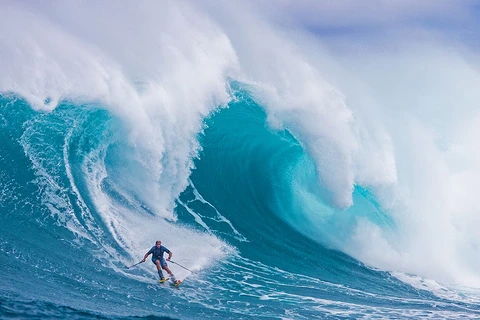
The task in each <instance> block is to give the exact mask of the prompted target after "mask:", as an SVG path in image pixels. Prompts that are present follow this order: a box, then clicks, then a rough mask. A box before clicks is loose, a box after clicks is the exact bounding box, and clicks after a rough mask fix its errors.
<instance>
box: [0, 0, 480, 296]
mask: <svg viewBox="0 0 480 320" xmlns="http://www.w3.org/2000/svg"><path fill="white" fill-rule="evenodd" d="M449 3H450V2H449ZM448 5H450V4H448ZM0 6H1V11H2V13H3V15H2V16H3V18H2V19H1V21H0V70H1V71H2V75H1V76H0V93H1V99H2V106H3V107H2V108H3V112H2V118H0V120H2V121H3V122H0V123H3V127H4V128H7V129H8V130H7V129H5V131H3V132H10V131H9V130H13V131H15V130H18V132H17V134H13V133H11V132H10V133H9V134H5V135H4V136H3V137H2V139H5V140H7V137H10V138H11V141H12V142H11V143H12V147H9V148H7V147H4V148H5V149H3V150H4V152H5V154H7V153H9V152H11V150H16V149H15V148H16V147H15V145H16V143H17V142H18V143H19V145H20V146H21V150H22V152H20V153H18V150H17V151H16V152H17V153H18V154H21V153H23V154H24V157H25V160H24V161H25V164H23V165H24V166H29V168H28V172H30V173H29V174H30V175H31V176H32V177H31V181H33V182H32V183H33V184H34V185H36V186H37V188H38V190H40V191H39V195H40V196H39V198H40V200H39V204H37V205H39V206H42V208H47V211H46V212H48V215H50V216H51V217H53V219H54V220H55V221H57V223H59V224H60V225H62V226H64V227H66V229H67V230H69V231H71V232H72V234H74V235H75V237H78V239H82V240H78V239H77V240H76V241H80V242H82V243H83V241H87V242H90V243H92V244H93V246H94V247H95V248H96V249H95V250H98V252H102V253H101V254H100V253H95V254H93V255H94V256H96V257H97V258H98V257H100V258H99V259H111V258H108V257H118V258H116V259H118V261H112V262H111V263H110V264H108V263H106V264H107V265H109V266H108V267H109V268H111V269H113V270H115V272H116V273H118V274H122V275H124V276H127V277H131V278H135V277H134V276H132V275H129V274H126V273H125V272H124V270H123V269H122V268H121V263H123V264H129V263H130V262H131V261H135V259H138V255H139V252H143V251H144V249H145V248H147V247H149V246H150V244H151V242H152V241H153V240H152V239H154V238H156V237H157V235H158V232H159V230H161V235H162V238H164V239H168V243H169V245H170V246H171V247H174V248H176V250H175V252H176V254H178V255H179V256H182V257H185V259H186V260H185V263H187V264H189V265H190V266H191V267H192V268H193V269H195V270H202V269H205V268H209V267H212V265H214V263H213V262H212V261H217V259H218V260H220V261H222V259H227V257H229V256H231V255H232V254H233V255H235V254H236V253H235V252H237V250H239V247H241V243H249V242H252V239H250V238H249V236H248V235H245V230H243V229H242V228H239V225H240V224H241V223H242V222H241V221H236V222H235V219H232V216H230V215H229V216H228V217H227V216H224V215H223V214H224V211H225V210H226V211H228V209H224V210H219V209H218V208H217V204H218V203H221V201H220V200H218V199H221V198H222V197H223V196H222V195H219V194H214V193H212V194H211V195H210V197H211V198H209V197H207V196H206V195H205V193H208V192H209V191H208V188H202V186H201V185H200V186H197V184H199V183H200V184H201V183H202V181H203V182H204V183H205V184H207V182H206V181H207V177H206V176H203V178H202V179H200V178H198V179H197V180H195V179H194V177H195V169H196V166H197V167H198V170H197V175H198V176H202V175H201V173H199V172H201V171H202V170H205V172H209V173H210V174H211V175H212V176H215V174H216V172H217V173H218V172H223V171H222V170H221V168H223V167H221V166H222V165H225V166H226V167H228V164H230V165H233V166H234V167H236V168H237V169H238V171H239V172H244V173H245V177H249V175H250V173H249V171H248V170H247V169H251V168H252V167H255V166H246V165H245V166H242V165H241V164H242V163H246V164H249V163H253V162H255V159H257V158H256V157H258V163H262V162H265V163H269V164H270V165H271V166H270V167H269V168H270V169H271V170H267V171H265V172H257V175H256V176H258V175H262V174H264V175H265V177H264V178H262V179H264V180H262V181H264V183H265V190H269V192H270V193H269V196H268V197H265V199H263V200H262V201H264V202H265V203H267V204H268V205H265V208H266V209H265V210H267V209H268V210H267V211H268V212H269V214H272V215H274V216H275V217H277V218H279V219H280V220H281V221H283V222H284V223H286V225H287V226H288V227H289V228H292V229H293V230H295V232H298V233H299V234H301V235H303V236H306V237H307V238H308V239H310V240H313V241H314V242H315V243H316V244H318V245H319V246H320V247H322V248H328V249H333V250H338V251H340V252H342V253H344V254H347V255H348V256H350V257H352V258H354V259H358V260H359V261H361V262H362V263H364V264H365V265H367V266H369V267H372V268H375V269H379V270H384V271H390V272H392V274H394V275H397V277H398V278H399V279H400V280H401V281H405V282H407V283H411V282H413V285H415V283H417V278H416V277H417V276H418V277H420V279H423V278H426V279H431V280H432V281H437V282H438V283H440V284H442V285H446V286H453V285H460V286H469V287H474V288H479V287H480V273H479V271H478V270H480V269H479V267H480V254H479V253H480V252H479V248H480V235H479V234H478V232H477V230H478V228H479V227H480V218H479V215H478V208H477V205H476V188H475V187H476V185H477V181H478V179H479V178H480V167H479V163H480V162H479V160H480V153H479V151H478V150H480V142H478V139H476V137H478V136H479V134H480V129H479V128H480V126H479V125H480V109H479V108H478V101H479V98H480V97H479V95H480V93H478V90H477V87H478V84H479V83H480V73H479V70H480V69H479V63H478V62H479V60H478V56H477V55H476V54H475V53H473V52H474V50H473V49H472V48H470V46H469V45H468V43H464V42H461V41H454V42H451V41H449V40H450V39H449V38H448V35H443V36H441V35H440V34H439V33H438V32H437V31H436V30H435V29H434V28H431V29H429V28H427V27H424V26H421V25H419V24H417V23H411V24H409V25H408V26H407V27H404V28H399V27H398V26H397V25H395V26H394V27H391V26H390V28H387V27H385V26H384V24H385V22H383V21H377V23H378V24H380V25H381V26H382V28H381V29H382V32H380V33H379V34H378V35H377V37H369V36H365V35H362V34H360V35H357V34H355V33H352V34H348V33H347V34H339V35H335V33H333V35H332V34H328V32H327V31H325V30H324V29H323V28H325V27H324V26H315V25H312V24H310V25H308V26H302V25H301V24H299V23H298V21H296V20H295V19H293V18H292V19H293V20H288V19H286V20H285V23H284V24H282V23H280V22H279V21H284V20H282V18H283V17H284V16H285V15H286V13H284V12H282V11H281V10H280V11H278V12H275V13H272V12H270V11H268V10H266V9H265V8H267V9H268V6H267V7H266V5H265V4H264V3H258V4H255V3H253V2H232V3H231V4H229V5H226V4H224V5H220V4H218V3H216V2H212V1H200V2H188V1H183V2H177V1H165V2H161V3H160V2H142V3H141V4H138V3H136V2H122V3H116V2H98V3H96V4H95V5H93V4H91V3H88V2H76V1H74V2H63V3H62V2H57V1H46V2H42V4H39V3H36V2H34V3H31V2H27V1H25V2H22V1H21V2H14V1H7V2H4V3H3V4H2V5H0ZM452 6H454V5H452ZM280 7H281V6H280ZM330 9H331V10H334V9H332V8H330ZM460 9H461V8H459V10H460ZM460 11H462V10H460ZM462 12H463V11H462ZM432 14H433V13H432ZM439 15H440V14H439ZM440 16H441V15H440ZM435 17H436V18H439V16H435ZM398 19H399V20H402V19H401V18H400V17H399V18H398ZM405 19H406V18H405ZM18 21H21V22H22V23H21V25H19V23H18ZM396 21H397V22H398V20H396ZM87 22H88V23H87ZM357 23H358V22H357ZM236 103H239V104H240V105H242V106H243V104H246V105H249V106H251V105H254V106H255V107H252V108H247V109H242V108H243V107H238V106H237V105H236ZM25 107H28V108H26V109H22V108H25ZM29 108H31V110H30V111H25V110H28V109H29ZM235 108H238V109H235ZM230 109H233V114H235V112H237V111H235V110H243V111H241V112H240V111H238V114H236V116H237V117H238V118H237V119H235V117H232V118H231V119H230V118H228V115H229V113H226V112H228V111H231V110H230ZM16 112H18V114H17V113H16ZM222 114H224V115H223V116H222ZM225 114H226V115H225ZM244 115H247V116H246V119H247V120H248V121H247V120H245V126H244V128H245V132H247V131H248V130H252V132H256V133H257V136H254V135H248V134H246V133H242V132H241V128H238V127H235V126H233V125H232V123H235V122H241V119H243V118H242V117H243V116H244ZM263 115H264V123H263V122H259V123H258V124H257V127H256V128H257V129H256V130H257V131H255V130H254V127H250V125H251V123H253V122H254V120H255V119H263ZM215 117H217V118H215ZM218 117H220V118H218ZM222 117H225V118H226V119H230V120H218V119H223V118H222ZM212 119H217V120H216V122H215V121H213V122H209V121H211V120H212ZM229 121H230V122H229ZM207 125H208V126H207ZM216 126H218V127H221V128H223V129H222V130H223V131H221V130H220V129H215V127H216ZM229 126H231V127H232V130H233V128H234V127H235V128H236V129H235V131H232V132H235V134H234V135H232V136H231V137H230V138H227V137H228V134H227V133H226V132H227V131H228V129H229ZM12 128H16V129H12ZM20 128H23V129H22V130H21V129H20ZM210 128H211V129H212V130H219V131H221V132H222V133H221V134H216V135H214V136H215V137H217V138H216V139H217V140H213V141H214V143H215V144H218V145H217V146H216V147H215V148H213V147H212V148H213V149H214V150H216V151H215V154H217V155H218V156H219V157H220V155H225V159H228V161H226V160H225V162H224V163H222V162H219V163H217V162H215V161H213V160H212V161H213V162H212V163H216V166H217V169H212V168H211V167H209V168H210V169H201V168H200V167H201V163H202V161H204V163H207V161H206V160H204V159H202V156H203V157H207V156H206V155H205V153H202V152H203V148H206V145H205V144H204V145H202V141H204V142H203V143H206V142H205V141H206V140H202V139H203V138H202V137H204V136H205V137H206V138H205V139H207V140H208V133H206V131H207V130H208V129H210ZM13 131H12V132H13ZM15 132H16V131H15ZM268 132H270V134H271V135H269V133H268ZM211 135H212V134H211ZM52 137H55V138H52ZM240 137H242V140H241V141H236V140H235V139H240ZM259 137H263V138H264V139H263V138H262V139H260V138H259ZM279 137H281V138H279ZM10 138H9V139H10ZM52 139H54V140H53V142H52ZM9 141H10V140H9ZM5 145H7V144H5ZM231 145H238V146H239V147H238V148H237V149H230V147H229V146H231ZM259 146H261V147H259ZM261 151H262V152H265V153H266V154H263V153H261ZM12 157H13V156H12ZM18 157H20V155H19V156H18ZM5 159H6V156H5ZM12 159H13V158H12ZM12 161H13V162H15V161H17V160H12ZM195 161H197V162H195ZM237 162H238V167H237ZM5 163H7V161H6V162H5ZM18 163H19V165H21V162H18ZM22 163H23V162H22ZM27 163H28V164H27ZM205 167H206V166H205ZM205 167H204V168H205ZM9 170H13V169H12V168H10V169H9ZM15 170H17V169H15ZM209 170H211V171H209ZM192 172H193V173H192ZM7 176H8V177H10V176H9V175H7V169H5V172H4V173H3V175H2V176H1V177H7ZM226 176H227V175H223V176H222V175H219V176H217V179H218V180H219V181H220V180H221V179H222V178H223V179H226ZM267 177H268V178H267ZM9 179H10V178H9ZM11 179H14V178H11ZM15 179H17V178H15ZM209 179H210V178H209ZM2 180H3V181H2V188H3V189H2V190H3V191H2V195H5V196H2V197H0V200H2V201H7V200H6V199H7V198H10V197H12V196H13V194H14V191H12V189H11V186H12V183H10V182H9V181H10V180H8V179H7V178H2ZM253 180H254V177H253V175H252V177H251V178H250V180H249V179H247V180H246V181H244V184H242V185H245V186H246V187H247V186H249V184H250V183H251V181H253ZM219 183H220V182H219ZM232 183H234V181H232ZM19 188H20V187H19ZM211 188H212V189H215V186H213V185H211ZM228 188H229V187H228V186H226V187H225V195H224V198H225V199H230V198H231V197H232V198H233V196H229V195H228V192H227V189H228ZM232 188H233V187H232ZM249 188H250V187H249ZM253 190H256V189H255V188H254V189H253ZM182 192H183V193H182ZM185 192H186V193H187V194H189V192H191V194H192V195H193V198H191V199H190V198H188V197H187V196H186V195H185ZM239 192H240V191H239ZM257 196H258V195H257ZM183 197H187V199H184V198H183ZM255 197H256V193H247V194H246V195H244V196H243V197H242V199H244V201H245V202H248V201H249V200H252V203H257V202H255V201H253V199H254V198H255ZM212 199H213V200H212ZM214 200H215V201H214ZM3 203H4V205H5V208H7V202H3ZM192 203H202V206H203V207H202V208H201V209H199V210H206V211H207V212H209V213H210V214H212V215H214V216H212V217H209V218H206V216H208V215H205V214H204V213H199V212H198V210H193V209H192V208H191V207H190V206H191V204H192ZM262 203H263V202H262ZM259 206H260V205H259ZM182 208H183V209H182ZM206 208H209V209H206ZM246 208H250V209H251V210H255V206H251V207H250V206H246ZM262 208H263V207H262ZM42 210H45V209H42ZM179 210H180V211H179ZM182 210H186V211H183V214H181V213H179V212H182ZM212 210H213V211H212ZM34 211H35V210H33V209H32V212H34ZM42 212H43V211H42ZM185 212H186V213H185ZM202 212H203V211H202ZM232 212H236V211H235V210H232ZM184 214H185V215H184ZM238 214H241V211H239V213H238ZM179 215H180V216H179ZM189 215H190V216H191V217H193V219H194V223H193V222H192V223H186V222H185V219H186V220H188V219H190V218H188V219H187V218H186V217H188V216H189ZM37 219H38V217H37ZM208 221H209V222H208ZM266 221H270V220H268V219H267V220H266ZM275 221H276V220H275ZM211 223H213V224H214V225H215V224H217V223H218V224H219V225H220V226H221V227H220V226H219V227H218V230H217V229H216V228H215V227H212V225H211ZM271 223H273V222H271ZM275 223H277V222H275ZM192 224H197V225H199V226H201V227H200V228H197V227H198V226H197V227H195V228H194V227H192ZM263 227H268V225H267V226H263ZM252 228H254V229H255V230H260V228H261V227H260V226H258V225H256V226H252ZM237 241H238V242H239V243H240V244H238V243H237ZM92 250H93V249H92ZM95 250H93V251H95ZM266 250H267V249H266ZM286 250H287V249H286ZM240 255H241V254H240ZM188 257H190V258H188ZM199 257H201V258H199ZM242 257H243V256H242ZM335 261H336V260H335ZM332 264H333V263H332ZM181 272H183V274H181V275H187V273H186V272H185V271H181ZM298 272H300V270H298ZM148 273H149V274H150V275H152V274H154V273H153V270H149V271H148ZM136 276H138V277H139V279H141V281H146V280H145V278H144V277H143V276H139V275H136Z"/></svg>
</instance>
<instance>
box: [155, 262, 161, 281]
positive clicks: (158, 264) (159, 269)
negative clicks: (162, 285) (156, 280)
mask: <svg viewBox="0 0 480 320" xmlns="http://www.w3.org/2000/svg"><path fill="white" fill-rule="evenodd" d="M154 263H155V265H156V266H157V271H158V276H159V277H160V280H161V279H163V273H162V267H161V266H160V260H159V259H157V260H155V262H154Z"/></svg>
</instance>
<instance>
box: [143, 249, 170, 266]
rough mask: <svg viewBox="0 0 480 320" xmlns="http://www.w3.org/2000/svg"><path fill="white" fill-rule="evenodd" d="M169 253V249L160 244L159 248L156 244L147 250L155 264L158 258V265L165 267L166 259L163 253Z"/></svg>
mask: <svg viewBox="0 0 480 320" xmlns="http://www.w3.org/2000/svg"><path fill="white" fill-rule="evenodd" d="M164 252H166V253H170V250H168V249H167V248H166V247H164V246H160V248H157V246H153V247H152V249H150V250H149V251H148V254H150V253H151V254H152V262H153V263H154V264H156V261H157V260H160V266H162V267H165V266H166V265H167V261H165V259H164V258H163V253H164Z"/></svg>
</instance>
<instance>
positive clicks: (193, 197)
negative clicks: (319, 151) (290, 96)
mask: <svg viewBox="0 0 480 320" xmlns="http://www.w3.org/2000/svg"><path fill="white" fill-rule="evenodd" d="M204 125H205V129H204V131H203V133H201V134H200V135H199V137H198V139H199V141H200V145H201V151H200V154H199V158H198V159H196V160H195V162H194V168H193V169H192V172H191V175H190V177H189V185H188V186H187V187H186V189H185V190H184V191H183V192H182V193H181V194H180V195H179V197H178V198H177V200H176V205H175V209H174V212H175V215H176V218H177V220H176V221H173V222H171V223H172V225H175V226H180V227H181V228H184V229H186V230H190V231H189V232H192V234H198V235H199V236H204V235H205V236H208V237H213V238H215V239H218V240H219V241H221V243H224V245H225V248H228V249H226V250H224V255H222V256H220V257H216V258H212V259H211V261H209V263H208V264H203V266H202V267H199V268H195V271H196V272H195V273H193V274H191V273H188V272H185V271H184V270H182V269H181V268H180V267H178V266H176V265H175V264H170V267H171V268H172V270H173V271H174V272H175V273H177V274H180V276H181V277H182V278H184V279H185V281H184V283H183V284H182V285H181V287H179V288H178V289H177V288H173V287H172V286H171V285H169V284H165V285H159V284H157V283H156V280H155V272H154V266H153V265H152V264H151V263H150V262H149V261H147V262H148V263H147V264H144V265H141V266H140V267H139V268H132V269H130V270H126V269H125V265H129V264H133V263H135V262H138V260H139V259H140V258H141V257H142V256H143V253H144V251H146V250H148V248H149V246H145V248H143V249H142V252H131V251H130V249H129V248H130V247H133V246H129V245H130V244H129V243H128V242H127V241H128V238H127V237H126V236H125V237H122V230H121V229H112V225H114V224H115V220H114V218H109V219H107V218H106V217H105V215H104V214H102V213H101V212H103V211H108V210H111V211H112V212H113V213H112V216H114V217H116V218H117V219H119V220H128V219H133V220H138V221H148V220H149V219H151V218H152V217H153V216H155V214H154V212H153V211H154V210H153V209H152V208H150V207H149V205H148V203H145V202H144V201H143V200H142V195H141V194H140V192H139V193H138V194H135V189H134V187H130V188H126V187H125V188H122V187H119V186H123V185H126V183H125V180H124V179H126V178H125V176H127V175H128V176H129V177H133V178H135V177H138V179H141V176H137V172H136V170H135V168H134V163H135V162H134V160H133V159H132V158H129V155H130V154H131V153H132V151H133V150H134V148H135V147H134V146H132V145H130V144H129V143H128V131H127V130H126V128H125V126H124V123H123V122H122V121H120V120H119V119H118V118H117V117H115V116H114V115H112V114H110V113H109V112H107V111H105V109H104V108H102V106H101V105H93V104H91V105H77V104H75V103H72V102H69V101H64V102H62V103H61V104H60V105H59V106H58V107H57V108H56V109H54V110H53V111H52V112H49V113H44V112H40V111H34V110H33V109H32V108H31V107H30V106H29V105H28V104H27V103H26V102H25V101H24V100H22V99H19V98H17V97H15V96H8V95H3V96H1V97H0V139H1V143H0V318H17V317H18V318H67V317H68V318H72V319H86V318H99V319H123V318H148V319H163V318H165V319H170V318H172V319H217V318H229V319H249V318H259V319H270V318H273V319H281V318H282V319H312V318H327V319H328V318H332V319H336V318H351V319H357V318H368V319H370V318H374V317H380V318H390V319H394V318H425V317H430V318H435V319H436V318H442V317H443V318H465V317H470V318H478V317H480V307H479V306H478V305H477V304H475V303H474V302H468V300H463V301H462V300H455V299H449V298H445V297H444V298H441V297H439V296H438V295H435V294H433V293H432V292H431V291H429V290H426V289H425V290H423V289H419V288H416V287H413V286H411V285H409V284H407V283H405V282H402V281H400V280H398V278H397V277H395V276H393V275H392V274H390V273H388V272H383V271H380V270H376V269H374V268H371V267H369V266H366V265H364V264H362V263H361V262H359V261H357V260H355V259H354V258H352V257H351V256H349V255H347V254H345V253H343V252H341V251H340V250H339V249H338V248H339V243H341V241H342V239H343V237H345V236H346V235H348V234H349V233H350V232H352V230H353V226H354V225H355V223H356V221H357V219H358V218H362V219H368V220H369V221H371V222H372V223H374V224H375V225H377V226H379V227H381V228H382V229H384V230H394V229H395V228H396V225H395V220H394V218H393V217H391V216H390V215H389V214H388V212H387V211H385V210H383V209H382V208H381V206H380V205H379V204H378V202H377V201H376V199H375V197H374V195H373V194H372V192H371V191H370V190H368V189H365V188H360V187H356V188H355V190H354V193H353V199H354V205H353V206H352V207H350V208H349V209H348V210H346V211H342V210H340V209H336V208H334V207H331V206H330V205H329V204H328V203H329V202H328V201H327V200H326V198H325V193H324V192H322V186H321V185H318V182H317V180H316V179H314V178H312V177H315V166H314V165H313V162H312V160H311V159H310V158H309V157H308V155H307V154H306V153H305V152H304V150H303V147H302V145H301V144H300V143H298V141H297V140H296V139H295V137H294V136H292V135H291V134H290V133H289V132H288V131H276V130H272V129H270V127H269V126H268V124H267V117H266V114H265V113H264V111H263V108H262V107H261V105H259V104H258V103H257V102H255V101H254V99H252V98H251V97H250V96H249V94H248V93H247V92H246V91H242V90H241V89H237V91H236V93H235V99H233V100H232V101H231V102H230V103H229V105H228V107H227V108H224V109H221V110H220V111H218V112H216V113H215V114H212V115H211V116H210V117H209V118H207V119H205V123H204ZM99 168H101V170H100V169H99ZM138 174H139V175H140V173H138ZM95 192H98V193H99V194H101V197H102V199H107V200H108V201H109V202H108V203H110V207H109V208H110V209H105V208H99V206H98V202H97V201H98V200H97V199H98V195H97V194H96V193H95ZM112 204H114V205H112ZM119 208H122V210H124V211H121V212H127V214H126V215H118V214H116V213H115V212H120V211H119V210H120V209H119ZM115 210H116V211H115ZM117 222H118V221H117ZM120 222H122V221H120ZM153 227H155V226H153ZM163 228H165V227H163ZM172 228H173V227H172ZM112 230H113V231H112ZM123 232H126V230H123ZM160 234H162V233H161V230H160ZM189 234H190V233H187V236H185V234H182V235H180V234H179V235H178V236H179V237H180V236H183V237H185V239H183V240H184V241H186V242H193V241H197V240H196V239H197V238H194V236H193V235H191V237H192V238H191V239H190V238H188V237H189ZM155 240H156V239H151V244H152V245H153V242H154V241H155ZM173 240H174V239H170V241H169V239H163V241H164V244H165V245H166V246H167V247H169V242H170V243H172V242H173ZM195 245H197V246H198V248H199V250H200V249H203V248H204V247H205V246H207V245H208V244H204V245H202V243H196V244H195ZM170 249H172V251H174V252H175V251H176V248H175V247H170ZM143 250H144V251H143ZM206 250H207V251H208V248H206ZM199 252H200V251H199ZM195 254H196V253H195V252H192V253H191V255H195ZM177 259H178V260H177ZM192 259H193V260H195V259H197V260H200V259H202V255H201V254H199V255H198V256H196V257H194V258H191V257H190V260H189V259H188V257H185V256H183V257H182V256H181V255H179V256H175V260H176V261H178V263H180V264H182V265H185V266H186V267H187V268H193V267H192V264H193V263H192ZM184 261H186V262H184Z"/></svg>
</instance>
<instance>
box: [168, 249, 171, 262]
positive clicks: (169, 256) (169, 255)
mask: <svg viewBox="0 0 480 320" xmlns="http://www.w3.org/2000/svg"><path fill="white" fill-rule="evenodd" d="M171 257H172V251H170V252H169V253H168V258H167V261H170V258H171Z"/></svg>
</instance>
